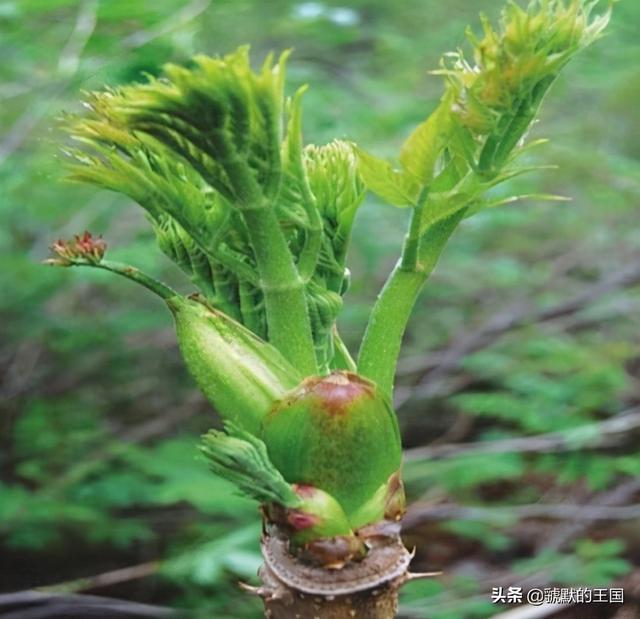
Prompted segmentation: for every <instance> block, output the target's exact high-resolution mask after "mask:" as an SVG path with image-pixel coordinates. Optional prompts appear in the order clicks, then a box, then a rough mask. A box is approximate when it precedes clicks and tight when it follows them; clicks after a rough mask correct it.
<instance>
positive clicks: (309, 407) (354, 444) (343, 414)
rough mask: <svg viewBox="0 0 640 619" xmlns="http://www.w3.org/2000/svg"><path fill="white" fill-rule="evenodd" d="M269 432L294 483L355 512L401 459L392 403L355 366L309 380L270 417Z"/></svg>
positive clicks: (275, 457) (274, 455)
mask: <svg viewBox="0 0 640 619" xmlns="http://www.w3.org/2000/svg"><path fill="white" fill-rule="evenodd" d="M262 436H263V440H264V442H265V444H266V445H267V449H268V451H269V457H270V458H271V460H272V462H273V463H274V465H275V466H276V467H277V468H278V470H279V471H280V472H281V473H282V475H283V476H284V478H285V479H286V480H287V481H289V482H291V483H297V484H308V485H311V486H314V487H316V488H321V489H322V490H324V491H326V492H328V493H329V494H330V495H332V496H333V497H335V498H336V499H337V501H338V502H339V503H340V505H341V506H342V508H343V509H344V511H345V512H346V514H347V516H348V517H349V518H350V517H351V515H352V514H353V513H354V512H356V511H357V510H358V509H359V508H360V507H361V506H362V505H363V504H365V503H366V502H367V501H368V500H370V499H371V498H372V497H373V495H374V494H375V493H376V492H377V491H378V490H379V488H380V487H381V486H382V485H383V484H386V483H387V481H388V480H389V477H390V476H391V475H392V474H393V473H395V472H396V471H398V469H399V468H400V464H401V458H402V452H401V445H400V433H399V431H398V424H397V421H396V416H395V413H394V412H393V410H392V408H391V405H390V404H389V402H388V401H387V399H386V398H385V397H384V396H383V395H382V393H380V391H379V390H378V388H377V386H376V385H375V384H374V383H372V382H370V381H369V380H367V379H365V378H363V377H361V376H358V375H357V374H353V373H350V372H343V371H339V372H333V373H332V374H330V375H329V376H313V377H310V378H307V379H305V380H304V381H303V382H302V383H301V384H300V385H299V386H297V387H296V388H295V389H294V390H293V391H291V392H290V393H288V394H287V396H286V397H285V398H284V399H283V400H281V401H280V402H278V403H277V404H276V405H275V406H274V407H273V408H272V410H271V411H270V412H269V413H268V414H267V415H266V416H265V418H264V420H263V434H262Z"/></svg>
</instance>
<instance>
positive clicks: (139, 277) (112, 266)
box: [51, 260, 179, 300]
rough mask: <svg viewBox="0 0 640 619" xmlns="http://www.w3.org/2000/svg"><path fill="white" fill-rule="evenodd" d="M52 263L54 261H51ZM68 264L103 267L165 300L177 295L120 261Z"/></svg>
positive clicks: (72, 264) (167, 287)
mask: <svg viewBox="0 0 640 619" xmlns="http://www.w3.org/2000/svg"><path fill="white" fill-rule="evenodd" d="M51 264H54V263H51ZM68 266H74V267H93V268H95V269H103V270H105V271H110V272H111V273H117V274H118V275H122V276H123V277H126V278H127V279H130V280H131V281H133V282H136V283H137V284H140V285H141V286H144V287H145V288H146V289H147V290H151V292H153V293H155V294H157V295H158V296H159V297H160V298H161V299H164V300H167V299H170V298H171V297H176V296H179V295H178V293H177V292H176V291H175V290H173V288H169V286H167V285H165V284H163V283H162V282H160V281H158V280H157V279H155V278H153V277H151V276H150V275H147V274H146V273H143V272H142V271H140V270H139V269H137V268H135V267H132V266H129V265H128V264H123V263H121V262H112V261H111V260H102V261H101V262H90V261H89V260H74V261H73V262H71V264H70V265H68Z"/></svg>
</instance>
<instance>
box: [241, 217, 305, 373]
mask: <svg viewBox="0 0 640 619" xmlns="http://www.w3.org/2000/svg"><path fill="white" fill-rule="evenodd" d="M242 216H243V217H244V220H245V222H246V224H247V231H248V233H249V240H250V243H251V246H252V248H253V252H254V256H255V259H256V263H257V266H258V272H259V274H260V287H261V289H262V291H263V293H264V301H265V311H266V315H267V327H268V330H269V341H270V342H271V343H272V344H273V345H274V346H275V347H276V348H278V349H279V350H280V352H281V353H282V354H283V355H284V356H285V357H286V358H287V359H288V360H289V362H290V363H292V364H293V365H295V366H296V367H297V368H299V369H300V371H301V373H302V374H304V375H312V374H316V373H317V365H316V358H315V354H314V347H313V338H312V335H311V323H310V321H309V314H308V311H307V302H306V299H305V295H304V284H303V282H302V280H301V279H300V276H299V274H298V271H297V270H296V267H295V264H294V262H293V257H292V255H291V252H290V251H289V248H288V247H287V243H286V240H285V238H284V234H283V233H282V229H281V228H280V224H279V223H278V219H277V217H276V214H275V211H274V210H273V209H271V208H268V207H266V206H263V207H256V208H244V209H243V210H242Z"/></svg>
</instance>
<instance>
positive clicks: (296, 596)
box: [245, 530, 422, 619]
mask: <svg viewBox="0 0 640 619" xmlns="http://www.w3.org/2000/svg"><path fill="white" fill-rule="evenodd" d="M367 545H368V546H369V552H368V554H367V556H366V557H365V558H364V559H363V560H362V561H359V562H357V563H356V562H353V563H349V564H347V565H345V566H344V567H343V568H342V569H326V568H323V567H319V566H314V565H309V564H307V563H303V562H302V561H300V560H298V559H297V558H296V557H294V556H292V555H291V554H290V553H289V552H288V542H287V540H286V539H285V538H284V537H281V536H280V535H279V534H278V532H277V530H276V531H270V533H269V534H265V536H264V537H263V540H262V555H263V557H264V564H263V565H262V567H261V568H260V572H259V575H260V578H261V579H262V583H263V584H262V586H260V587H245V588H246V589H247V590H249V591H251V592H252V593H254V594H256V595H259V596H260V597H261V598H262V599H263V601H264V607H265V617H267V618H268V619H312V618H313V619H316V618H317V619H393V618H394V617H395V616H396V612H397V607H398V590H399V589H400V587H401V586H402V585H403V584H404V583H405V582H407V581H408V580H411V579H412V578H415V577H416V576H417V575H411V574H409V571H408V568H409V563H410V562H411V559H412V557H413V555H412V553H410V552H408V551H407V549H406V548H405V547H404V546H403V544H402V541H401V540H400V537H399V535H398V534H397V533H395V534H394V535H392V536H388V535H384V536H379V537H372V538H368V539H367ZM420 576H422V575H420Z"/></svg>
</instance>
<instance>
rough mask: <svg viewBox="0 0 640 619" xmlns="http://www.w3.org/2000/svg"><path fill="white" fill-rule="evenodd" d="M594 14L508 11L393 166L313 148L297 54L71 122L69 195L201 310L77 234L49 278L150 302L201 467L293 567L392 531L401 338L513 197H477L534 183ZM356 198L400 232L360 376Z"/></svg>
mask: <svg viewBox="0 0 640 619" xmlns="http://www.w3.org/2000/svg"><path fill="white" fill-rule="evenodd" d="M596 4H597V3H596V2H591V1H584V0H569V1H568V2H565V1H563V0H533V1H532V2H531V3H530V4H529V6H528V7H527V8H526V9H523V8H520V7H519V6H518V5H516V4H515V3H510V4H508V6H507V7H506V8H505V9H504V11H503V13H502V16H501V20H500V24H499V26H498V27H497V28H494V27H493V26H491V25H490V23H489V22H488V20H487V19H486V18H483V19H482V33H481V34H479V35H478V34H474V33H473V32H472V31H469V33H468V40H469V44H470V48H471V49H470V52H469V54H468V55H465V54H463V52H461V51H458V52H455V53H449V54H445V55H444V56H443V58H442V61H441V64H440V67H439V68H438V69H437V70H435V71H434V73H435V74H436V75H439V76H441V77H442V78H443V79H444V94H443V96H442V98H441V100H440V102H439V104H438V105H437V107H436V109H435V110H434V111H433V112H432V113H431V114H430V115H429V116H428V117H427V118H426V119H425V120H424V121H423V122H422V123H420V124H419V125H418V126H417V127H416V128H415V130H414V131H413V133H411V135H409V137H408V138H407V139H406V141H405V142H404V144H403V146H402V148H401V150H400V152H399V154H398V157H397V161H396V162H394V163H390V162H387V161H384V160H381V159H379V158H377V157H375V156H374V155H372V154H370V153H368V152H367V151H366V149H365V148H364V147H362V146H360V145H356V144H353V143H350V142H346V141H342V140H335V141H333V142H331V143H329V144H326V145H323V146H317V145H314V144H307V145H305V144H304V142H303V137H302V100H303V94H304V90H305V89H304V88H302V89H300V90H298V92H296V93H294V94H293V95H292V96H291V97H287V96H285V94H284V87H285V70H286V63H287V59H288V53H284V54H282V55H281V56H280V57H279V58H277V59H275V58H274V57H273V56H269V57H267V59H266V60H265V61H264V63H263V64H262V66H261V67H260V68H259V69H258V70H257V71H254V70H253V69H252V68H251V65H250V60H249V49H248V48H247V47H242V48H240V49H238V50H237V51H235V52H233V53H231V54H229V55H227V56H224V57H222V58H210V57H206V56H197V57H195V58H194V59H193V62H192V63H191V65H190V66H189V67H181V66H176V65H168V66H166V67H165V69H164V75H163V76H162V77H161V78H158V79H155V78H151V79H149V80H148V81H147V82H146V83H143V84H134V85H130V86H123V87H117V88H112V89H107V90H105V91H103V92H96V93H92V94H90V95H89V97H88V100H87V105H88V107H89V113H88V114H87V115H85V116H74V117H71V118H69V119H68V120H67V128H68V131H69V133H70V134H71V137H72V138H73V141H74V145H73V147H70V148H68V149H67V153H68V155H69V157H70V161H71V162H70V164H69V165H70V178H71V180H74V181H79V182H85V183H93V184H95V185H98V186H100V187H103V188H106V189H109V190H112V191H116V192H120V193H123V194H126V195H127V196H129V197H130V198H131V199H132V200H134V201H135V202H137V203H138V204H139V205H140V206H141V207H142V208H143V209H145V211H146V213H147V214H148V217H149V221H150V223H151V225H152V227H153V230H154V231H155V234H156V237H157V242H158V246H159V248H160V249H161V251H162V252H164V253H165V254H166V255H167V256H168V257H169V258H170V259H171V260H172V261H174V262H175V263H176V264H177V265H178V266H179V267H180V269H181V270H182V271H183V272H184V273H185V275H186V276H187V278H188V279H189V280H190V282H191V283H192V285H193V287H194V291H193V293H194V294H191V295H189V296H182V295H180V294H178V293H177V292H175V291H173V290H172V289H170V288H169V287H167V286H166V285H164V284H162V283H161V282H158V281H157V280H155V279H154V278H152V277H150V276H149V275H146V274H144V273H141V272H140V271H139V270H137V269H135V268H134V267H130V266H127V265H122V264H118V263H114V262H111V261H108V260H106V259H105V257H104V256H105V250H106V244H105V242H104V241H103V240H102V239H100V238H94V237H92V236H91V235H90V234H88V233H85V235H84V236H78V237H76V238H75V239H74V240H72V241H69V242H64V241H58V242H56V243H55V244H54V245H53V247H52V250H53V252H54V253H55V257H54V258H52V259H51V260H49V262H50V263H51V264H54V265H58V266H66V267H68V266H86V267H92V268H101V269H106V270H109V271H112V272H114V273H117V274H119V275H122V276H124V277H127V278H128V279H130V280H132V281H135V282H137V283H139V284H141V285H142V286H144V287H146V288H147V289H149V290H151V291H152V292H154V293H156V294H157V295H158V296H159V297H160V298H162V299H163V301H164V302H165V303H166V305H167V306H168V308H169V309H170V311H171V313H172V314H173V317H174V320H175V324H176V332H177V338H178V341H179V345H180V350H181V353H182V356H183V357H184V360H185V363H186V366H187V368H188V370H189V372H190V373H191V374H192V375H193V377H194V378H195V380H196V382H197V383H198V385H199V387H200V389H201V390H202V392H203V393H204V394H205V396H206V397H207V398H208V399H209V401H210V402H211V403H212V405H213V406H214V407H215V409H216V410H217V411H218V412H219V414H220V415H221V417H222V418H223V420H224V421H225V431H211V432H210V433H208V434H207V435H206V436H205V437H204V438H203V443H202V446H201V451H202V453H203V454H204V456H205V457H206V458H207V460H208V461H209V463H210V466H211V468H212V470H213V471H214V472H215V473H216V474H218V475H221V476H223V477H226V478H227V479H229V480H230V481H232V482H233V483H234V484H235V485H236V486H237V488H238V490H239V491H240V492H242V493H244V494H245V495H247V496H250V497H251V498H253V499H255V500H256V501H258V502H259V503H260V504H261V506H262V514H263V517H264V519H265V523H266V525H267V526H277V527H279V529H280V531H281V532H284V535H285V536H286V537H287V539H288V541H289V548H290V550H291V552H293V553H296V554H297V555H298V557H299V558H300V559H301V560H302V561H303V562H304V561H309V562H311V563H315V564H317V565H321V566H325V567H331V568H334V569H337V568H341V567H344V566H345V565H347V564H349V563H350V562H357V561H360V560H362V559H363V557H365V556H366V554H367V551H368V548H369V547H370V544H369V536H371V535H375V534H380V530H381V529H379V528H378V529H376V528H375V527H376V526H378V525H380V524H381V523H384V522H389V521H392V522H395V521H397V520H399V519H400V518H401V517H402V515H403V512H404V508H405V505H404V493H403V488H402V482H401V443H400V433H399V430H398V424H397V420H396V416H395V413H394V411H393V408H392V405H391V398H392V394H393V381H394V375H395V368H396V363H397V360H398V355H399V352H400V347H401V343H402V337H403V333H404V331H405V327H406V324H407V322H408V320H409V318H410V315H411V312H412V309H413V306H414V304H415V301H416V299H417V297H418V295H419V294H420V291H421V290H422V288H423V286H424V284H425V282H426V281H427V279H428V277H429V275H430V274H431V273H432V271H433V269H434V268H435V266H436V263H437V262H438V259H439V258H440V256H441V254H442V252H443V250H444V248H445V246H446V244H447V241H448V240H449V238H450V237H451V235H452V234H453V233H454V232H455V230H456V229H457V228H458V226H459V224H461V222H463V221H464V220H465V219H466V218H468V217H470V216H472V215H475V214H476V213H478V212H479V211H481V210H483V209H486V208H490V207H494V206H497V205H498V204H503V203H511V202H513V201H515V200H517V199H518V198H519V197H522V196H509V197H507V198H506V199H502V200H500V202H496V201H492V199H491V198H489V197H487V192H488V190H490V189H491V188H493V187H495V186H496V185H498V184H500V183H503V182H505V181H507V180H508V179H510V178H513V177H514V176H516V175H519V174H522V173H525V172H527V171H528V170H530V169H531V168H528V167H526V166H523V165H522V164H520V163H519V161H520V159H519V158H520V155H521V154H522V153H524V152H525V151H526V150H527V149H528V148H529V147H531V146H533V145H534V144H535V143H528V142H527V132H528V130H529V128H530V126H531V124H532V122H533V121H534V120H535V119H536V118H537V115H538V112H539V109H540V106H541V103H542V101H543V98H544V96H545V95H546V93H547V92H548V90H549V88H550V87H551V85H552V84H553V82H554V80H555V79H556V77H557V76H558V74H559V72H560V71H561V70H562V69H563V67H564V66H565V65H566V64H567V62H569V60H570V59H571V58H572V57H573V56H574V55H575V54H576V53H578V52H579V51H580V50H582V49H583V48H584V47H586V46H587V45H589V44H590V43H592V42H593V41H594V40H596V39H597V38H598V37H599V36H600V35H601V33H602V31H603V29H604V28H605V26H606V24H607V21H608V18H609V10H606V11H604V12H603V13H602V14H599V15H596V14H595V11H596ZM367 190H369V191H372V192H373V193H375V194H377V195H378V196H379V197H380V198H381V199H382V200H383V201H385V202H387V203H389V204H390V205H392V206H394V207H401V208H405V209H407V211H408V219H409V223H408V231H407V234H406V238H405V241H404V246H403V247H402V250H401V255H400V258H399V260H398V263H397V265H396V267H395V268H394V270H393V272H392V273H391V274H390V276H389V278H388V280H387V282H386V284H385V286H384V288H383V289H382V291H381V293H380V295H379V297H378V299H377V301H376V303H375V305H374V307H373V309H372V311H371V315H370V317H369V321H368V325H367V328H366V332H365V335H364V338H363V341H362V343H361V346H360V351H359V355H358V360H357V363H356V362H355V361H354V359H353V357H352V356H351V354H350V353H349V351H348V350H347V349H346V347H345V345H344V343H343V342H342V340H341V338H340V335H339V333H338V330H337V327H336V319H337V317H338V314H339V312H340V310H341V307H342V304H343V297H344V294H345V292H346V291H347V288H348V284H349V270H348V268H347V257H348V248H349V241H350V237H351V232H352V228H353V225H354V222H355V218H356V214H357V211H358V208H359V207H360V205H361V204H362V202H363V199H364V196H365V193H366V191H367ZM537 197H538V198H543V199H544V198H546V199H554V198H556V196H544V195H541V196H537ZM372 527H373V529H372ZM372 530H373V531H374V533H373V534H372ZM375 531H377V533H375Z"/></svg>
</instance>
